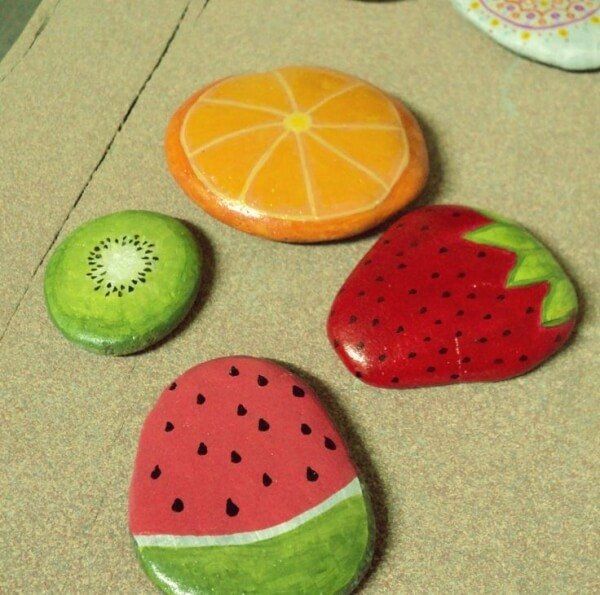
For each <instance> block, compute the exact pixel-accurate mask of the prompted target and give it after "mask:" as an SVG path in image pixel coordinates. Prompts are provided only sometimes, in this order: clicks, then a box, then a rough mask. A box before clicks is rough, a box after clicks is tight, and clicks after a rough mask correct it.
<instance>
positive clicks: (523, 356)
mask: <svg viewBox="0 0 600 595" xmlns="http://www.w3.org/2000/svg"><path fill="white" fill-rule="evenodd" d="M528 359H529V358H528V357H527V356H526V355H522V356H521V357H520V358H519V361H520V362H526V361H527V360H528Z"/></svg>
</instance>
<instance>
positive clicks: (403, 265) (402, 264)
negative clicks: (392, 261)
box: [396, 262, 406, 270]
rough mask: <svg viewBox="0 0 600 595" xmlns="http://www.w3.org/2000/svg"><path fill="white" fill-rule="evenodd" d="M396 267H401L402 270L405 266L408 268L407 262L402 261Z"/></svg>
mask: <svg viewBox="0 0 600 595" xmlns="http://www.w3.org/2000/svg"><path fill="white" fill-rule="evenodd" d="M396 268H397V269H400V270H402V269H405V268H406V263H404V262H401V263H399V264H398V265H396Z"/></svg>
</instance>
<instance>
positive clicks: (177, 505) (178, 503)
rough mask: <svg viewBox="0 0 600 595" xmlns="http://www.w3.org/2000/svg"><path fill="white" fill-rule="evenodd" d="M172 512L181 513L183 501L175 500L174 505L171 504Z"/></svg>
mask: <svg viewBox="0 0 600 595" xmlns="http://www.w3.org/2000/svg"><path fill="white" fill-rule="evenodd" d="M171 510H172V511H173V512H181V511H182V510H183V500H181V499H179V498H175V500H173V504H171Z"/></svg>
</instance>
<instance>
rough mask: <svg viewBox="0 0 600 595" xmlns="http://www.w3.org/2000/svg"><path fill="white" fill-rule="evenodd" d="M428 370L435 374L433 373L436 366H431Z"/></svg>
mask: <svg viewBox="0 0 600 595" xmlns="http://www.w3.org/2000/svg"><path fill="white" fill-rule="evenodd" d="M427 371H428V372H429V373H430V374H433V373H434V372H435V368H434V367H433V366H429V367H428V368H427Z"/></svg>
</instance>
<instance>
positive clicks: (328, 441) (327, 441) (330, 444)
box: [323, 436, 337, 450]
mask: <svg viewBox="0 0 600 595" xmlns="http://www.w3.org/2000/svg"><path fill="white" fill-rule="evenodd" d="M323 443H324V444H325V448H326V449H327V450H335V449H336V448H337V446H336V445H335V442H334V441H333V440H332V439H331V438H328V437H327V436H325V440H324V441H323Z"/></svg>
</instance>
